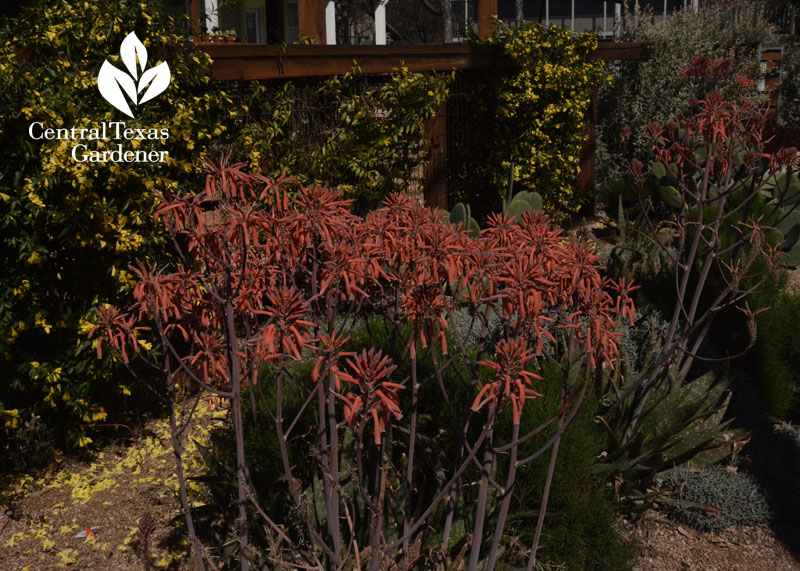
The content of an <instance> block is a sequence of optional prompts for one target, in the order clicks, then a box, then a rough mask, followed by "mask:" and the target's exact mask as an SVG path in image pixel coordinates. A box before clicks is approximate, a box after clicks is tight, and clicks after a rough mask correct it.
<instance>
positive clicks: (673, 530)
mask: <svg viewBox="0 0 800 571" xmlns="http://www.w3.org/2000/svg"><path fill="white" fill-rule="evenodd" d="M626 529H627V534H628V536H629V537H631V538H635V539H637V540H638V541H639V546H640V549H641V551H640V555H639V558H638V560H637V564H636V569H637V571H674V570H682V569H693V570H696V571H797V570H800V562H798V560H797V559H795V558H794V557H793V555H792V553H791V552H790V551H789V550H788V549H787V548H786V546H785V545H783V543H781V542H780V540H778V538H776V537H775V534H774V533H773V532H772V530H770V529H769V528H768V527H767V526H747V527H739V526H735V527H730V528H728V529H726V530H725V531H722V532H718V533H717V532H707V533H706V532H699V531H696V530H694V529H692V528H689V527H686V526H683V525H681V524H679V523H676V522H675V521H673V520H671V519H669V518H668V517H667V516H665V515H664V514H663V513H659V512H657V511H651V512H647V513H646V514H645V515H644V516H643V517H642V518H641V519H640V520H639V521H637V522H635V523H630V522H629V523H628V524H627V525H626Z"/></svg>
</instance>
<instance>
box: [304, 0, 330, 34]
mask: <svg viewBox="0 0 800 571" xmlns="http://www.w3.org/2000/svg"><path fill="white" fill-rule="evenodd" d="M297 12H298V17H299V18H298V19H299V20H300V21H299V22H298V24H299V28H300V30H299V32H298V35H299V36H300V37H301V38H302V37H305V36H311V37H312V38H314V43H315V44H318V45H319V44H325V43H326V40H327V38H326V35H325V0H298V2H297Z"/></svg>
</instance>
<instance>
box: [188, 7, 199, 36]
mask: <svg viewBox="0 0 800 571" xmlns="http://www.w3.org/2000/svg"><path fill="white" fill-rule="evenodd" d="M200 2H201V0H189V20H190V24H191V26H192V34H193V35H200V33H201V32H202V29H201V27H200Z"/></svg>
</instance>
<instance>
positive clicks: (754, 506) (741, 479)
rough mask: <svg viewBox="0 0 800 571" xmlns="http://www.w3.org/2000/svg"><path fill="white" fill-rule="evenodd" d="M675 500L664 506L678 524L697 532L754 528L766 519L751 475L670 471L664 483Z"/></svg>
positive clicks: (711, 470)
mask: <svg viewBox="0 0 800 571" xmlns="http://www.w3.org/2000/svg"><path fill="white" fill-rule="evenodd" d="M664 485H665V487H667V488H669V489H671V490H674V491H675V492H676V495H677V498H676V499H674V500H671V501H668V502H666V503H665V506H666V508H667V511H668V512H669V513H670V514H672V515H673V517H675V518H676V519H678V520H679V521H682V522H683V523H685V524H687V525H690V526H692V527H694V528H696V529H699V530H701V531H718V530H722V529H725V528H726V527H729V526H731V525H754V524H758V523H765V522H767V521H768V520H769V517H770V509H769V504H768V503H767V499H766V496H765V495H764V492H763V491H762V490H761V488H760V487H759V486H758V484H757V483H756V481H755V479H754V478H753V476H751V475H750V474H748V473H746V472H734V471H731V470H728V469H727V468H726V467H723V466H712V467H710V468H706V469H705V470H703V471H701V472H697V473H694V474H690V473H689V472H688V471H687V470H686V469H680V470H676V471H675V472H673V473H672V474H671V475H670V477H669V478H668V479H667V480H665V481H664Z"/></svg>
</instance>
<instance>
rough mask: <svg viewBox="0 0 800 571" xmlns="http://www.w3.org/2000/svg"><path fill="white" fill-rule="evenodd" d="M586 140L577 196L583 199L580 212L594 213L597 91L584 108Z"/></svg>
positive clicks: (586, 214)
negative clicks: (585, 108)
mask: <svg viewBox="0 0 800 571" xmlns="http://www.w3.org/2000/svg"><path fill="white" fill-rule="evenodd" d="M586 120H587V125H586V130H585V131H584V133H585V134H586V142H585V143H584V144H583V148H582V149H581V154H580V167H579V168H580V172H579V173H578V195H579V196H578V198H579V199H580V200H581V201H585V206H584V207H583V209H582V212H581V214H583V215H584V216H590V215H592V214H594V186H595V150H596V147H597V145H596V143H595V123H597V91H594V92H592V98H591V100H590V101H589V108H588V109H587V110H586Z"/></svg>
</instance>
